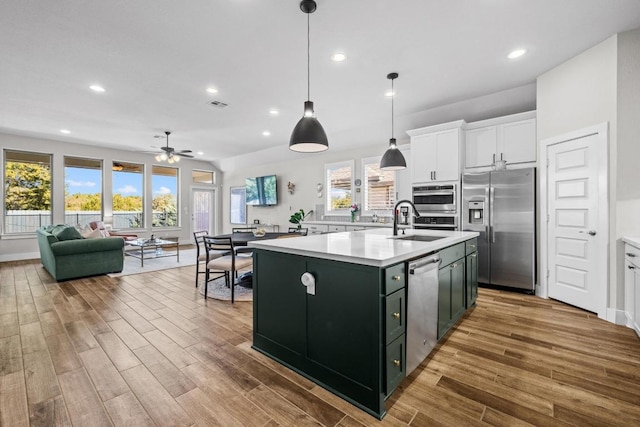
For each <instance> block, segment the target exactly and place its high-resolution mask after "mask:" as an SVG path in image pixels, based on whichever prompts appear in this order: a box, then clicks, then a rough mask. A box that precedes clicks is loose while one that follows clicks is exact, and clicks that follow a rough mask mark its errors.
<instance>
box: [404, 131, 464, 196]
mask: <svg viewBox="0 0 640 427" xmlns="http://www.w3.org/2000/svg"><path fill="white" fill-rule="evenodd" d="M463 124H464V121H462V120H459V121H456V122H451V123H445V124H442V125H437V126H430V127H426V128H420V129H414V130H409V131H407V133H408V134H409V135H410V136H411V160H412V173H411V176H412V179H411V181H412V183H413V184H419V183H425V182H433V181H457V180H459V179H460V152H461V150H460V147H461V142H462V137H463V134H462V125H463Z"/></svg>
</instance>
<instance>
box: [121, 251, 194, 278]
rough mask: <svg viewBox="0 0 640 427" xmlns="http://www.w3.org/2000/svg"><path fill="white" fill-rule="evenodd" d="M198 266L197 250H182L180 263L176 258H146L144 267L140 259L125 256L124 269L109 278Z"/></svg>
mask: <svg viewBox="0 0 640 427" xmlns="http://www.w3.org/2000/svg"><path fill="white" fill-rule="evenodd" d="M195 264H196V250H195V249H181V250H180V262H177V260H176V257H175V256H168V257H163V258H146V257H145V259H144V267H140V259H139V258H135V257H132V256H130V255H125V257H124V268H123V269H122V272H121V273H112V274H109V275H108V276H109V277H120V276H129V275H131V274H140V273H148V272H150V271H159V270H168V269H170V268H178V267H187V266H190V265H195Z"/></svg>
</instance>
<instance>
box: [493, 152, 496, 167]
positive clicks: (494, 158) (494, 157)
mask: <svg viewBox="0 0 640 427" xmlns="http://www.w3.org/2000/svg"><path fill="white" fill-rule="evenodd" d="M493 164H494V165H495V164H496V153H493Z"/></svg>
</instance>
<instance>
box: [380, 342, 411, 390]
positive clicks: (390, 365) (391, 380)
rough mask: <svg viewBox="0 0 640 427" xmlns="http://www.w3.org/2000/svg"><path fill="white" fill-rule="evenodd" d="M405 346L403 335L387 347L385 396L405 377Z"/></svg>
mask: <svg viewBox="0 0 640 427" xmlns="http://www.w3.org/2000/svg"><path fill="white" fill-rule="evenodd" d="M405 352H406V350H405V344H404V334H402V335H400V336H399V337H398V339H396V340H395V341H394V342H392V343H391V344H389V345H388V346H387V351H386V359H387V360H386V371H385V378H386V381H385V385H386V389H385V396H387V397H388V396H389V395H390V394H391V393H392V392H393V391H394V390H395V389H396V387H398V384H400V382H401V381H402V380H403V379H404V377H405V376H406V373H405V366H404V365H405V361H406V354H405Z"/></svg>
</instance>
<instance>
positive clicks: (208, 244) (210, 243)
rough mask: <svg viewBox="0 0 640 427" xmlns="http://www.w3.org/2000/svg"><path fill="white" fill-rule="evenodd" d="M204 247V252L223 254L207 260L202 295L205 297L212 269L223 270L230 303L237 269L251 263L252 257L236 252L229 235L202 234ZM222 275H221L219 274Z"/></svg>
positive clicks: (249, 265) (248, 265) (232, 297)
mask: <svg viewBox="0 0 640 427" xmlns="http://www.w3.org/2000/svg"><path fill="white" fill-rule="evenodd" d="M202 239H203V240H204V247H205V250H206V253H210V252H224V253H225V255H223V256H220V257H216V258H213V259H209V260H207V264H206V270H205V281H204V297H205V298H207V291H208V285H209V281H211V280H213V279H211V278H210V273H211V271H212V270H215V271H224V272H225V284H226V285H227V286H229V287H230V288H231V303H232V304H233V301H234V286H235V284H236V283H235V280H236V279H235V278H236V273H237V271H238V270H242V269H244V268H247V267H251V266H252V265H253V257H249V256H242V255H240V254H237V253H236V251H235V248H234V246H233V239H232V238H231V237H212V236H204V237H203V238H202ZM219 277H222V276H219Z"/></svg>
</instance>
